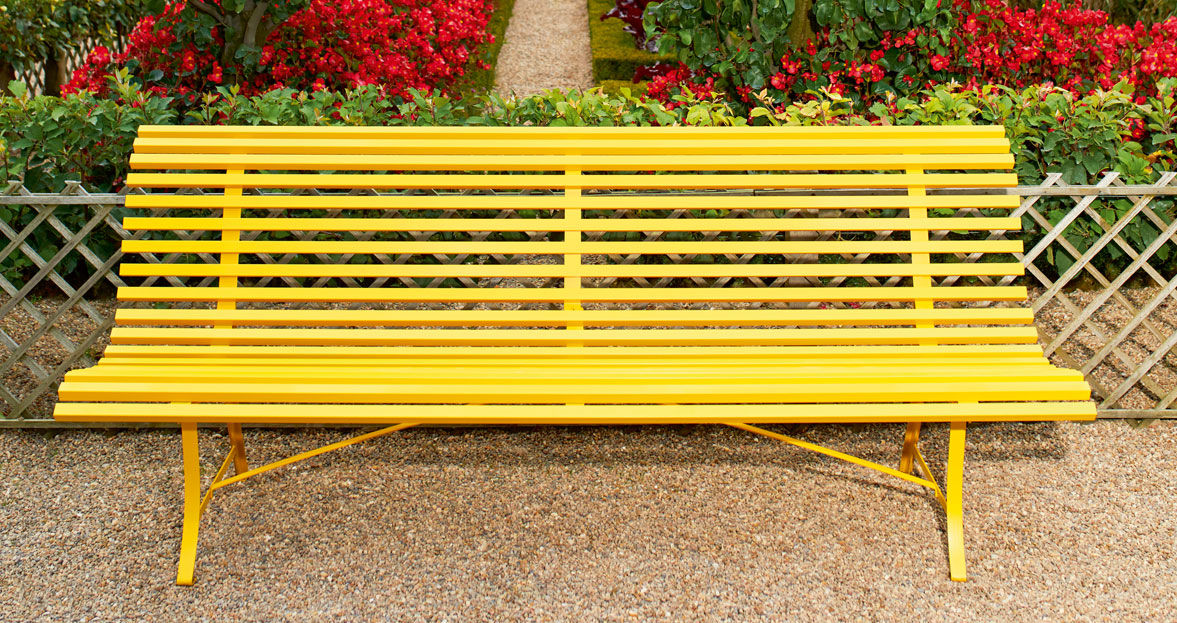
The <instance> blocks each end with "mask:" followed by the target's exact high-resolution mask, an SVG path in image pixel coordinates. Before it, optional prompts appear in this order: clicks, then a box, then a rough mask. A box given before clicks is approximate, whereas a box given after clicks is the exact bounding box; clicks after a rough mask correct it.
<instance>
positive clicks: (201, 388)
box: [59, 379, 1091, 404]
mask: <svg viewBox="0 0 1177 623" xmlns="http://www.w3.org/2000/svg"><path fill="white" fill-rule="evenodd" d="M59 393H60V397H61V400H64V401H69V402H74V401H107V400H109V401H125V402H242V403H272V402H285V403H318V404H346V403H350V404H378V403H379V404H390V403H406V404H413V403H426V404H438V403H443V404H454V403H459V404H461V403H474V404H502V403H514V404H564V403H585V404H650V403H654V404H658V403H671V404H684V403H685V404H690V403H720V404H739V403H830V402H838V403H847V402H941V401H962V402H965V401H979V402H980V401H990V400H1002V401H1005V400H1086V399H1088V398H1089V397H1090V393H1091V389H1090V388H1089V387H1088V386H1087V384H1086V383H1085V382H1083V381H1065V380H1064V381H1049V382H1044V381H1037V382H1022V381H984V382H971V381H962V382H950V383H926V382H923V381H921V380H918V379H916V380H911V381H910V382H902V381H899V380H894V381H891V382H885V383H853V384H836V385H831V384H827V383H796V384H793V383H785V382H782V383H779V384H767V383H765V384H747V383H721V382H709V383H705V382H694V383H668V384H662V383H646V384H642V385H636V386H631V385H617V384H610V383H589V382H582V383H550V384H536V385H503V384H478V383H468V384H462V385H444V386H431V385H424V384H415V383H405V384H395V383H379V382H377V383H352V384H345V383H320V384H314V383H278V382H275V383H184V382H175V381H173V382H164V383H136V382H127V383H85V382H64V383H62V384H61V389H60V391H59Z"/></svg>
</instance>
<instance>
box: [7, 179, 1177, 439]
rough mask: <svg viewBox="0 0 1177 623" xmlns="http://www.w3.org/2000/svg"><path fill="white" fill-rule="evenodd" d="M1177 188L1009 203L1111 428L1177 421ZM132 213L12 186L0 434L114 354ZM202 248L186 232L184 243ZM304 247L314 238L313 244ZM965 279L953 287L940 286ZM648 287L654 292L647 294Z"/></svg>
mask: <svg viewBox="0 0 1177 623" xmlns="http://www.w3.org/2000/svg"><path fill="white" fill-rule="evenodd" d="M1175 179H1177V173H1166V174H1164V175H1163V176H1161V177H1160V179H1159V180H1158V182H1157V183H1156V184H1153V185H1148V186H1128V185H1124V184H1122V183H1121V182H1120V181H1119V179H1118V177H1117V176H1116V175H1115V174H1109V175H1108V176H1106V177H1104V179H1102V180H1101V181H1100V182H1099V183H1098V184H1096V185H1093V186H1068V185H1064V184H1062V183H1060V176H1058V175H1050V176H1048V177H1047V179H1046V180H1045V181H1044V182H1043V183H1042V184H1041V185H1038V186H1023V187H1019V188H1017V189H1015V190H1013V191H1010V192H1016V193H1017V194H1019V195H1021V196H1022V197H1023V198H1024V199H1023V201H1022V203H1021V205H1020V207H1019V208H1018V210H1017V212H1016V213H1017V214H1018V215H1020V216H1022V219H1023V223H1024V225H1025V227H1026V229H1027V230H1028V235H1029V239H1028V242H1027V247H1028V250H1027V252H1026V253H1025V254H1024V255H1023V256H1020V259H1022V261H1023V262H1024V263H1025V264H1026V266H1027V276H1026V277H1025V278H1024V279H1025V280H1026V285H1028V286H1030V288H1031V298H1032V301H1031V303H1032V305H1033V307H1034V310H1035V312H1036V314H1037V318H1038V325H1039V330H1040V334H1041V336H1042V343H1043V345H1044V346H1045V348H1046V350H1047V353H1048V354H1049V355H1050V356H1051V357H1052V359H1054V360H1055V362H1056V363H1059V364H1061V365H1066V366H1069V367H1072V368H1077V369H1080V370H1082V371H1083V372H1084V374H1085V375H1086V376H1087V378H1088V380H1089V381H1090V382H1091V383H1092V386H1093V387H1094V389H1095V393H1096V396H1097V399H1098V400H1099V402H1100V413H1101V415H1102V416H1103V417H1121V418H1155V417H1171V418H1177V404H1175V403H1177V353H1175V352H1174V350H1175V348H1177V295H1175V291H1177V241H1175V240H1174V234H1175V233H1177V218H1174V209H1173V203H1174V200H1175V199H1177V185H1174V181H1175ZM363 192H365V193H366V194H376V193H375V192H374V191H363ZM765 194H772V193H765ZM803 194H816V193H803ZM123 203H124V202H123V195H122V194H89V193H87V192H86V191H85V190H84V189H83V188H81V187H80V186H79V185H77V184H70V185H68V187H67V188H66V189H65V190H63V191H62V192H61V193H59V194H36V195H34V194H32V193H29V192H28V191H27V190H25V189H24V188H23V187H22V186H21V185H20V184H19V183H16V182H10V183H9V184H8V186H7V188H5V189H4V190H3V192H2V193H0V233H2V234H3V236H4V238H2V239H0V241H2V242H3V243H4V248H3V251H0V289H2V290H3V297H2V298H0V378H2V379H3V381H2V382H0V425H5V424H7V425H18V426H29V425H36V424H37V423H39V422H44V421H45V419H46V418H48V417H49V414H50V413H51V411H52V406H53V399H54V396H55V394H56V388H57V384H58V382H59V381H60V379H61V376H62V375H63V374H64V373H65V372H66V371H67V370H69V369H72V368H76V367H83V366H89V365H92V364H93V362H94V360H95V359H96V358H97V357H98V356H99V355H100V353H101V351H102V348H103V347H104V346H105V344H106V341H107V337H108V335H109V331H110V328H111V326H112V324H113V310H114V308H115V302H114V300H113V293H114V289H115V288H116V287H118V286H120V285H124V281H123V279H122V278H121V277H119V275H118V274H117V273H116V271H115V267H116V266H117V264H118V262H119V260H120V257H121V254H120V253H119V252H118V251H117V244H118V241H120V240H125V239H131V238H135V237H138V236H141V235H143V234H142V233H139V234H136V235H134V236H132V235H131V234H129V233H128V232H127V231H125V230H124V229H123V228H122V227H121V226H120V221H121V218H122V217H123V216H125V215H126V214H127V212H128V210H127V209H126V208H125V207H123ZM966 212H967V211H966ZM390 216H395V215H390ZM499 216H501V217H504V218H512V217H518V215H515V214H508V213H505V212H503V213H500V214H499ZM848 216H849V215H848ZM203 235H204V232H187V233H185V234H184V237H186V238H190V239H200V238H201V237H202V236H203ZM298 235H299V236H300V237H304V238H308V237H311V236H314V235H315V232H303V233H301V234H298ZM802 235H804V234H802ZM822 235H829V234H819V235H818V236H819V237H820V236H822ZM887 235H888V234H886V233H883V234H882V236H884V238H883V239H885V237H886V236H887ZM938 235H940V236H941V237H943V236H946V235H948V232H940V233H939V234H938ZM1002 235H1003V234H1002V233H1001V232H995V233H993V234H991V235H990V237H993V238H996V237H1000V236H1002ZM146 259H147V261H169V259H170V258H167V257H162V258H155V257H148V258H146ZM290 259H291V258H289V257H280V256H279V257H271V258H268V259H266V260H264V261H272V262H277V263H285V262H288V261H290ZM320 259H321V261H328V262H329V261H340V260H342V261H347V258H334V259H333V258H330V257H327V256H325V257H323V258H320ZM467 259H468V258H465V257H463V256H449V257H446V258H439V260H441V261H455V262H460V261H466V260H467ZM675 259H676V260H677V261H691V259H692V258H689V257H681V258H675ZM728 259H729V261H740V258H728ZM862 259H863V258H853V257H851V258H846V260H847V261H862ZM960 259H961V260H962V261H974V260H976V259H977V258H976V257H971V258H970V257H963V258H960ZM635 260H636V258H626V257H618V258H610V261H616V262H622V263H629V262H632V261H635ZM206 261H210V262H215V261H216V260H215V258H213V257H209V258H206ZM387 261H404V258H395V259H393V258H389V259H388V260H387ZM490 261H496V262H512V261H526V260H525V259H521V258H507V257H503V258H491V259H490ZM974 278H975V277H974ZM154 279H155V278H151V280H154ZM957 279H958V278H956V277H946V278H944V279H943V280H941V283H943V284H944V285H950V284H952V283H954V282H955V281H956V280H957ZM986 280H988V279H987V278H986ZM1012 280H1013V278H1005V279H1004V280H1003V283H1008V282H1010V281H1012ZM770 281H771V280H770ZM132 285H150V284H149V283H147V282H146V281H145V282H142V283H135V284H132ZM189 285H200V284H198V283H196V282H195V281H193V282H191V283H189ZM204 285H207V284H204ZM385 285H387V284H385ZM650 285H656V284H654V283H653V280H652V281H651V284H650ZM709 285H715V286H722V285H724V284H723V283H718V282H717V283H715V284H709ZM776 285H781V284H776ZM830 285H837V284H830Z"/></svg>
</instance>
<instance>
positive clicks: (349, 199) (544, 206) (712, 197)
mask: <svg viewBox="0 0 1177 623" xmlns="http://www.w3.org/2000/svg"><path fill="white" fill-rule="evenodd" d="M126 202H127V203H126V205H127V207H128V208H148V209H160V210H168V209H176V208H182V209H194V210H217V209H221V208H247V209H256V210H337V209H348V210H564V209H568V208H583V209H589V210H678V209H682V210H712V209H714V210H739V209H749V210H800V209H805V210H847V209H856V208H857V209H863V210H900V209H906V208H909V207H913V206H914V207H925V208H946V209H957V210H958V209H964V208H978V209H1014V208H1017V207H1018V203H1019V198H1018V197H1017V196H1015V195H928V196H925V197H907V196H903V195H885V194H848V195H819V196H808V195H806V196H785V195H756V196H753V195H740V194H736V195H730V194H723V195H720V194H715V193H710V194H697V195H678V196H672V197H668V196H658V195H630V194H601V195H584V196H581V197H579V198H577V199H573V198H570V197H564V196H562V195H385V196H366V195H344V194H334V195H298V196H289V195H244V196H232V195H207V194H206V195H173V194H149V195H127V198H126Z"/></svg>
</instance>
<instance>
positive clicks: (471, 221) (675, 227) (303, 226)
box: [123, 188, 1021, 233]
mask: <svg viewBox="0 0 1177 623" xmlns="http://www.w3.org/2000/svg"><path fill="white" fill-rule="evenodd" d="M237 190H238V191H240V189H237ZM573 190H574V191H579V190H580V189H579V188H575V189H573ZM570 196H571V197H573V198H575V197H576V196H579V192H577V193H576V194H571V193H570ZM232 210H233V211H236V212H238V213H239V212H240V209H237V208H234V209H232ZM229 211H230V210H226V212H229ZM580 211H581V209H580V208H566V209H565V210H564V218H562V219H548V218H543V219H539V218H528V219H490V218H444V219H442V218H433V219H418V218H380V219H367V218H347V219H341V218H239V217H233V216H230V215H229V214H226V215H225V216H224V217H220V218H218V217H127V218H126V219H124V220H123V228H124V229H126V230H127V231H175V230H179V231H196V230H204V231H211V230H223V231H224V232H226V233H231V232H238V231H365V232H367V231H380V232H384V231H463V232H475V231H478V232H482V231H519V232H528V231H534V232H543V231H567V230H569V229H577V230H580V231H593V232H595V231H604V232H630V231H675V232H679V231H689V232H694V231H923V232H925V233H926V232H927V231H928V230H933V231H952V230H957V231H993V230H1010V229H1018V228H1020V227H1021V218H1020V217H1012V216H1010V217H993V218H984V217H963V218H955V217H943V218H926V217H925V218H868V217H862V218H791V219H777V218H774V219H768V218H747V219H715V218H710V219H709V218H675V219H655V218H650V219H646V218H634V219H610V218H591V219H581V218H580V216H579V212H580Z"/></svg>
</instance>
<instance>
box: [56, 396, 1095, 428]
mask: <svg viewBox="0 0 1177 623" xmlns="http://www.w3.org/2000/svg"><path fill="white" fill-rule="evenodd" d="M54 417H55V418H56V419H58V420H62V421H67V422H81V421H86V422H193V423H194V422H205V423H224V422H242V423H247V424H289V423H304V424H307V423H310V424H323V425H332V424H337V425H338V424H352V425H354V424H395V423H402V422H414V423H420V424H442V425H454V424H476V425H498V424H520V425H541V424H559V425H570V424H610V425H622V424H728V423H750V422H751V423H811V424H828V423H844V424H847V423H885V422H911V421H921V422H952V421H968V422H1008V421H1011V420H1012V421H1025V420H1034V421H1070V420H1091V419H1094V418H1095V405H1094V404H1092V403H1090V402H1069V401H1049V400H1039V399H1035V400H1034V401H1032V402H988V403H986V402H982V403H978V404H957V403H953V402H944V403H937V404H933V403H858V404H843V403H839V404H741V405H739V407H736V408H733V407H729V406H725V405H717V404H661V405H656V404H641V405H592V404H588V405H579V406H569V405H565V404H552V405H535V404H530V405H528V404H499V405H495V404H436V405H422V404H397V405H387V404H370V405H364V404H334V405H332V406H331V408H329V409H325V408H323V407H322V406H321V405H313V404H288V403H282V404H231V403H216V404H214V403H204V404H191V405H179V404H160V403H134V402H126V401H125V400H120V401H119V402H59V403H57V406H56V408H55V411H54Z"/></svg>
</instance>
